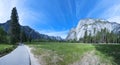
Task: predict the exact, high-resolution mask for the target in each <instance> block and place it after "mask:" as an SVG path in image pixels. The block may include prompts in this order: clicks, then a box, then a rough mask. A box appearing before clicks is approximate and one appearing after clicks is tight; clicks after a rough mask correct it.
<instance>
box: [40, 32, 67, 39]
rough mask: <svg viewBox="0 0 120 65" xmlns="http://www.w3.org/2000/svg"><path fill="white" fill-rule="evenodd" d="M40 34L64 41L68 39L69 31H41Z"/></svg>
mask: <svg viewBox="0 0 120 65" xmlns="http://www.w3.org/2000/svg"><path fill="white" fill-rule="evenodd" d="M39 32H40V33H42V34H47V35H49V36H60V37H62V38H64V39H65V38H66V36H67V34H68V30H64V31H51V30H41V31H39Z"/></svg>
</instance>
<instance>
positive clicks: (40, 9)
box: [0, 0, 120, 38]
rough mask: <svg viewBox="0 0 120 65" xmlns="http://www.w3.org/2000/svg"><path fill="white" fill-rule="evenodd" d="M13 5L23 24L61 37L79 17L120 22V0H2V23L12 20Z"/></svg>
mask: <svg viewBox="0 0 120 65" xmlns="http://www.w3.org/2000/svg"><path fill="white" fill-rule="evenodd" d="M13 7H17V10H18V15H19V22H20V24H21V25H28V26H30V27H31V28H33V29H35V30H36V31H38V32H40V33H44V34H48V35H50V36H61V37H62V38H65V37H66V35H67V33H68V32H69V30H70V29H71V28H72V27H75V26H76V25H77V23H78V22H79V20H80V19H85V18H100V19H106V20H109V21H111V22H118V23H120V0H0V22H1V23H4V22H6V21H7V20H9V19H10V14H11V9H12V8H13Z"/></svg>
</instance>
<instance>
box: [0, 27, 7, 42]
mask: <svg viewBox="0 0 120 65" xmlns="http://www.w3.org/2000/svg"><path fill="white" fill-rule="evenodd" d="M6 42H7V33H6V32H5V31H4V30H3V28H1V27H0V43H6Z"/></svg>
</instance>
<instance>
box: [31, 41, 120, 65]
mask: <svg viewBox="0 0 120 65" xmlns="http://www.w3.org/2000/svg"><path fill="white" fill-rule="evenodd" d="M29 46H30V47H33V48H34V50H33V53H34V54H35V55H36V56H42V58H43V60H44V61H45V62H46V65H68V64H72V63H74V62H75V61H78V60H80V59H81V58H82V56H83V55H84V54H85V53H86V52H90V51H93V50H94V51H95V53H96V55H97V56H98V57H99V58H100V61H101V62H103V63H106V65H109V64H112V65H119V63H120V54H119V52H120V45H92V44H83V43H80V44H78V43H58V42H32V44H29ZM112 52H114V54H113V53H112ZM116 53H117V54H116Z"/></svg>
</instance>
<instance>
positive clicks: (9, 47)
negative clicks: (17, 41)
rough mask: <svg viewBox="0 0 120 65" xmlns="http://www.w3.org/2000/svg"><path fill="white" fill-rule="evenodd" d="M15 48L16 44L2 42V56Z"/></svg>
mask: <svg viewBox="0 0 120 65" xmlns="http://www.w3.org/2000/svg"><path fill="white" fill-rule="evenodd" d="M13 49H15V46H13V45H8V44H0V57H2V56H4V55H6V54H7V53H9V52H11V51H12V50H13Z"/></svg>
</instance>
